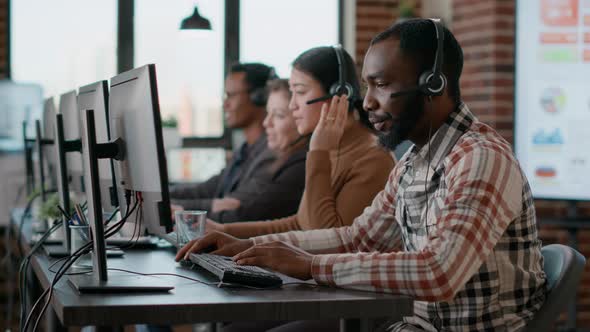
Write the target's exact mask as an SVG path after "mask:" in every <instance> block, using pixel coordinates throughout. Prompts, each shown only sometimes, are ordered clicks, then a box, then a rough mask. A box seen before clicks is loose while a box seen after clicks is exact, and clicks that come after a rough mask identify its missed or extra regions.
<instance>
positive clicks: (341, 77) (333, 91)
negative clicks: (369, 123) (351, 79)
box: [329, 45, 354, 99]
mask: <svg viewBox="0 0 590 332" xmlns="http://www.w3.org/2000/svg"><path fill="white" fill-rule="evenodd" d="M332 48H333V49H334V53H336V59H337V60H338V81H337V82H336V83H334V84H332V86H331V87H330V90H329V93H330V95H332V96H340V95H343V94H346V95H347V96H348V98H349V99H351V98H353V97H354V88H353V87H352V85H351V84H350V83H348V81H346V78H347V77H348V76H347V72H346V64H345V63H344V55H343V54H342V46H341V45H334V46H332Z"/></svg>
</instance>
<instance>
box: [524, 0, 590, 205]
mask: <svg viewBox="0 0 590 332" xmlns="http://www.w3.org/2000/svg"><path fill="white" fill-rule="evenodd" d="M588 22H590V12H589V11H588V4H587V1H585V0H558V1H555V0H539V1H529V0H519V1H517V3H516V57H515V61H516V63H515V65H516V82H515V96H516V98H515V119H514V121H515V128H514V137H515V150H516V155H517V157H518V159H519V161H520V163H521V165H522V168H523V170H524V171H525V173H526V175H527V177H528V179H529V182H530V184H531V188H532V192H533V195H534V197H535V198H544V199H561V200H590V191H589V190H588V187H590V178H589V177H588V176H587V173H588V167H589V166H590V150H588V148H587V145H588V143H589V142H590V131H589V130H587V128H586V124H587V123H589V122H590V94H589V93H588V83H587V79H588V77H589V76H590V25H589V24H588Z"/></svg>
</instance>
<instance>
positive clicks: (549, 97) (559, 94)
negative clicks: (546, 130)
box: [541, 88, 566, 114]
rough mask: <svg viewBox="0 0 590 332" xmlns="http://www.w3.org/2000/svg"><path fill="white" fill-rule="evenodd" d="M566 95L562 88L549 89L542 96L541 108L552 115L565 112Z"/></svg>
mask: <svg viewBox="0 0 590 332" xmlns="http://www.w3.org/2000/svg"><path fill="white" fill-rule="evenodd" d="M565 102H566V98H565V93H564V92H563V90H562V89H561V88H547V89H545V90H544V91H543V93H542V94H541V107H543V110H544V111H545V112H547V113H550V114H555V113H559V112H561V111H563V108H564V107H565Z"/></svg>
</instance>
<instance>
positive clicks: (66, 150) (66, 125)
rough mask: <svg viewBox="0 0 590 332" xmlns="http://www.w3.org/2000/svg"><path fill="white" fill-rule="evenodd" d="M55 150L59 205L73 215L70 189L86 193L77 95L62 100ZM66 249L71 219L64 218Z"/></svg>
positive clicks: (68, 244)
mask: <svg viewBox="0 0 590 332" xmlns="http://www.w3.org/2000/svg"><path fill="white" fill-rule="evenodd" d="M55 147H56V154H57V170H58V171H57V192H58V195H59V203H60V205H61V207H62V208H63V209H64V211H66V212H68V213H69V212H70V211H71V206H70V188H72V190H73V191H74V192H76V193H78V194H80V195H81V194H82V193H83V192H84V186H83V185H82V182H83V177H82V167H81V166H82V157H81V154H80V152H81V151H82V143H81V141H80V116H79V114H78V106H77V102H76V91H75V90H73V91H69V92H67V93H64V94H62V95H61V96H60V101H59V113H57V114H56V115H55ZM62 220H63V227H62V233H63V235H64V241H63V244H64V247H65V249H66V251H67V252H70V248H71V246H70V228H69V227H68V218H67V217H66V216H63V217H62Z"/></svg>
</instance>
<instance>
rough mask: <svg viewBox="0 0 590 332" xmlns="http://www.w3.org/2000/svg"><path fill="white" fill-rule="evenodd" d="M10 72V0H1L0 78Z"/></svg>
mask: <svg viewBox="0 0 590 332" xmlns="http://www.w3.org/2000/svg"><path fill="white" fill-rule="evenodd" d="M7 72H8V0H0V79H2V78H6V74H7Z"/></svg>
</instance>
